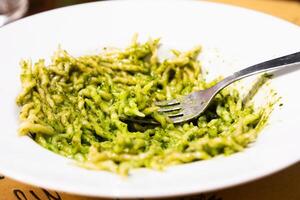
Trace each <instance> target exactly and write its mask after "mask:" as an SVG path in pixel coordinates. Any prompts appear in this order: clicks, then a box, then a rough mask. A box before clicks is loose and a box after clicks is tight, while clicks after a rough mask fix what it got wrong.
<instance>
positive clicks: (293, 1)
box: [0, 0, 300, 27]
mask: <svg viewBox="0 0 300 200" xmlns="http://www.w3.org/2000/svg"><path fill="white" fill-rule="evenodd" d="M93 1H97V0H0V27H1V26H2V25H4V24H7V23H9V22H12V21H14V20H16V19H19V18H21V17H24V16H29V15H32V14H36V13H39V12H43V11H46V10H51V9H54V8H59V7H64V6H69V5H74V4H79V3H87V2H93ZM98 1H100V0H98ZM199 1H200V0H199ZM208 1H214V2H221V3H227V4H233V5H238V6H242V7H247V8H251V9H255V10H258V11H262V12H265V13H268V14H271V15H275V16H277V17H281V18H283V19H286V20H288V21H291V22H293V23H296V24H299V25H300V0H208Z"/></svg>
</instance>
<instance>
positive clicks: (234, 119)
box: [17, 37, 270, 175]
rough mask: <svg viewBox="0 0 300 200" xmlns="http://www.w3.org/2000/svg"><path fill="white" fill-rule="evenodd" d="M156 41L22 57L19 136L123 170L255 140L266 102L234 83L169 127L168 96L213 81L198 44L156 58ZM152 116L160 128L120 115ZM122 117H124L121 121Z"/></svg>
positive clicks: (92, 165)
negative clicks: (161, 109)
mask: <svg viewBox="0 0 300 200" xmlns="http://www.w3.org/2000/svg"><path fill="white" fill-rule="evenodd" d="M158 48H159V39H149V40H148V41H147V42H145V43H139V42H138V41H137V39H136V37H134V39H133V41H132V43H131V45H130V46H129V47H127V48H125V49H117V48H104V49H103V51H102V52H101V53H99V54H95V55H84V56H80V57H73V56H71V55H70V54H68V53H67V52H66V51H65V50H62V49H58V51H57V52H55V54H54V56H53V57H52V60H51V63H50V64H46V62H45V61H44V60H43V59H41V60H39V61H37V62H35V63H34V64H32V63H31V62H30V61H25V60H23V61H22V62H21V68H22V72H21V82H22V91H21V92H20V94H19V96H18V97H17V104H18V105H19V106H20V107H21V111H20V121H21V122H20V128H19V133H20V135H29V136H30V137H32V139H33V140H35V141H36V142H37V143H38V144H40V145H41V146H43V147H45V148H46V149H49V150H51V151H53V152H55V153H58V154H60V155H63V156H66V157H68V158H72V159H75V160H76V161H77V162H78V164H79V165H80V166H83V167H86V168H89V169H99V170H108V171H112V172H116V173H119V174H122V175H127V174H128V173H129V172H130V170H132V169H134V168H141V167H146V168H152V169H158V170H160V169H164V168H165V167H166V166H170V165H175V164H180V163H189V162H193V161H197V160H206V159H210V158H212V157H215V156H217V155H229V154H232V153H235V152H239V151H242V150H243V149H244V148H245V147H247V146H248V145H249V144H250V143H251V142H253V141H254V140H255V139H256V138H257V135H258V133H259V132H260V130H261V129H262V128H263V127H264V126H265V124H266V121H267V119H268V117H269V114H270V107H269V106H261V107H258V108H254V105H253V102H251V101H249V102H247V106H246V104H244V102H243V98H242V97H241V95H240V94H239V91H238V90H237V89H236V88H235V87H233V86H230V87H227V88H225V89H223V90H222V91H221V92H220V93H219V94H217V95H216V97H215V98H214V100H213V102H212V104H211V105H210V106H209V108H208V109H207V110H206V111H205V112H204V113H203V114H201V115H200V116H199V117H198V118H197V119H195V120H194V121H191V122H187V123H184V124H179V125H177V124H176V125H174V124H172V123H170V122H169V121H168V119H167V118H166V117H164V116H163V115H161V114H160V113H158V112H157V109H158V108H157V107H156V106H155V105H154V102H155V101H160V100H169V99H174V98H177V97H180V96H182V95H187V94H189V93H191V92H192V91H196V90H201V89H205V88H208V87H211V86H212V85H214V84H215V83H216V82H217V81H219V80H220V78H217V79H215V80H213V81H210V82H207V81H206V79H205V73H203V72H202V67H201V63H200V61H198V60H197V56H198V54H199V53H200V52H201V48H200V47H195V48H193V49H191V50H189V51H186V52H181V51H178V50H172V51H171V52H172V53H173V57H171V58H167V59H164V60H161V59H159V58H158ZM132 117H142V118H144V117H151V118H154V119H155V120H156V121H158V122H159V123H160V125H159V126H154V125H145V124H138V123H133V122H128V121H126V118H132ZM124 119H125V120H124Z"/></svg>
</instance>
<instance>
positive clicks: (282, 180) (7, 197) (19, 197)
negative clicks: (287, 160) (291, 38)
mask: <svg viewBox="0 0 300 200" xmlns="http://www.w3.org/2000/svg"><path fill="white" fill-rule="evenodd" d="M86 1H87V0H86ZM213 1H214V2H223V3H228V4H234V5H238V6H242V7H247V8H252V9H255V10H259V11H262V12H265V13H269V14H271V15H275V16H278V17H280V18H283V19H286V20H288V21H291V22H292V23H295V24H298V25H300V1H291V0H281V1H279V0H277V1H276V0H213ZM32 2H35V3H36V4H35V6H37V7H35V10H36V11H39V10H45V8H51V6H52V7H53V6H55V5H54V4H53V2H54V1H53V0H52V3H51V1H48V2H50V3H48V4H47V3H46V4H43V3H41V0H39V1H37V0H32ZM38 2H40V4H39V3H38ZM77 2H78V1H77ZM39 5H44V6H45V5H46V6H48V7H43V8H39V7H38V6H39ZM32 11H33V10H31V12H32ZM299 39H300V37H299ZM14 199H15V200H95V199H97V198H89V197H80V196H75V195H71V194H65V193H58V192H56V191H50V190H46V189H43V188H39V187H34V186H29V185H26V184H23V183H20V182H16V181H14V180H11V179H9V178H6V177H4V176H0V200H14ZM180 199H181V200H300V163H298V164H295V165H293V166H291V167H289V168H287V169H285V170H283V171H281V172H279V173H276V174H274V175H271V176H268V177H266V178H263V179H260V180H257V181H254V182H251V183H248V184H244V185H240V186H237V187H232V188H229V189H225V190H219V191H215V192H211V193H207V194H199V195H196V196H192V197H184V198H180ZM173 200H175V199H174V198H173Z"/></svg>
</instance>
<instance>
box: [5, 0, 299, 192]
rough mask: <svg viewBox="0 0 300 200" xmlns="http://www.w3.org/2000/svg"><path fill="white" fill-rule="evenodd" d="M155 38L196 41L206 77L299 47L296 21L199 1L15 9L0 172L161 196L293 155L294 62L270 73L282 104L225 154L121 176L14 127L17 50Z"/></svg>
mask: <svg viewBox="0 0 300 200" xmlns="http://www.w3.org/2000/svg"><path fill="white" fill-rule="evenodd" d="M136 32H137V33H139V35H140V36H141V39H142V40H145V39H147V38H148V37H149V36H152V37H161V38H162V43H163V44H164V46H163V49H168V48H177V49H188V48H191V47H193V46H194V45H196V44H202V45H203V55H202V59H203V63H204V67H206V68H207V69H209V71H211V76H215V75H216V72H218V73H220V72H221V73H223V72H224V73H228V72H231V71H233V70H236V69H238V68H242V67H246V66H248V65H250V64H254V63H257V62H260V61H263V60H267V59H270V58H273V57H275V56H279V55H284V54H288V53H293V52H296V51H299V50H300V39H299V38H300V28H299V27H297V26H295V25H292V24H290V23H288V22H285V21H282V20H279V19H276V18H274V17H271V16H268V15H265V14H261V13H257V12H254V11H250V10H246V9H242V8H237V7H231V6H226V5H222V4H215V3H208V2H202V1H197V2H196V1H195V2H194V1H184V2H183V1H160V2H158V1H152V2H144V1H143V2H141V1H138V2H137V1H112V2H98V3H90V4H84V5H79V6H72V7H67V8H63V9H57V10H53V11H50V12H45V13H42V14H38V15H35V16H32V17H28V18H25V19H23V20H20V21H18V22H15V23H12V24H10V25H8V26H5V27H3V28H1V29H0V70H1V73H0V121H1V137H0V172H1V173H4V174H5V175H7V176H9V177H12V178H14V179H17V180H19V181H22V182H26V183H30V184H34V185H39V186H42V187H45V188H50V189H55V190H58V191H65V192H70V193H76V194H82V195H91V196H102V197H128V198H130V197H165V196H175V195H183V194H191V193H198V192H205V191H209V190H215V189H220V188H224V187H228V186H232V185H236V184H240V183H243V182H247V181H250V180H253V179H256V178H259V177H262V176H265V175H268V174H270V173H273V172H275V171H278V170H280V169H282V168H284V167H287V166H288V165H291V164H292V163H295V162H297V161H299V159H300V148H299V146H300V132H299V122H300V117H299V113H300V104H299V102H300V95H299V92H298V91H299V85H300V70H299V71H294V72H292V73H286V74H284V75H282V76H279V77H277V78H275V79H274V80H273V81H272V85H273V87H274V88H276V90H277V91H278V93H279V94H280V95H281V96H282V102H283V104H284V106H283V107H282V108H281V109H276V110H275V111H274V113H273V115H272V117H271V119H270V124H269V126H268V127H266V128H265V129H264V130H263V131H262V133H261V135H260V136H259V138H258V140H257V142H255V143H254V144H253V145H251V147H249V148H248V149H247V150H245V151H244V152H241V153H238V154H235V155H232V156H230V157H226V158H224V157H218V158H215V159H212V160H209V161H199V162H194V163H191V164H185V165H179V166H174V167H170V168H169V169H168V170H166V171H165V172H157V171H152V170H146V169H140V170H134V171H133V173H132V174H131V175H130V176H129V178H127V179H122V178H121V177H119V176H118V175H115V174H112V173H109V172H104V171H89V170H86V169H82V168H79V167H77V166H75V165H73V164H72V161H70V160H68V159H66V158H63V157H61V156H58V155H56V154H54V153H52V152H50V151H47V150H45V149H43V148H42V147H40V146H39V145H37V144H36V143H35V142H33V141H32V140H31V139H29V138H28V137H19V136H17V128H18V120H17V119H18V110H17V107H16V105H15V97H16V96H17V94H18V92H19V91H20V83H19V72H20V69H19V67H18V62H19V60H20V59H21V58H32V59H33V60H36V59H37V58H41V57H43V58H49V57H50V56H51V55H52V53H53V52H54V51H55V50H56V48H57V46H58V45H59V44H61V46H62V47H63V48H64V49H67V50H69V52H70V53H71V54H74V55H80V54H83V53H87V52H92V51H95V50H97V49H100V48H101V47H103V46H118V47H120V46H121V47H122V46H126V45H127V44H128V43H129V41H130V39H131V36H132V35H133V34H134V33H136Z"/></svg>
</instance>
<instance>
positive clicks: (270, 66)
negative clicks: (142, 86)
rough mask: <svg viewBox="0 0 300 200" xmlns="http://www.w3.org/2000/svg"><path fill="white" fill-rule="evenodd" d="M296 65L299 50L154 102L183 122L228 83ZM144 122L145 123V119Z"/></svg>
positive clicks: (172, 116) (177, 121) (190, 117)
mask: <svg viewBox="0 0 300 200" xmlns="http://www.w3.org/2000/svg"><path fill="white" fill-rule="evenodd" d="M296 65H298V66H300V52H297V53H294V54H290V55H286V56H283V57H279V58H275V59H272V60H269V61H265V62H262V63H259V64H256V65H253V66H251V67H248V68H245V69H242V70H240V71H238V72H235V73H233V74H232V75H230V76H228V77H226V78H225V79H223V80H222V81H220V82H218V83H217V84H216V85H214V86H212V87H210V88H208V89H205V90H200V91H196V92H193V93H191V94H189V95H187V96H183V97H181V98H178V99H172V100H169V101H159V102H155V105H157V106H159V109H158V112H160V113H162V114H164V115H165V116H167V117H168V118H169V119H170V120H171V121H172V122H173V123H183V122H186V121H190V120H192V119H194V118H196V117H198V116H199V115H200V114H201V113H202V112H203V111H205V109H206V108H207V107H208V105H209V104H210V102H211V101H212V99H213V98H214V96H215V95H216V94H217V93H218V92H219V91H220V90H222V89H223V88H224V87H226V86H228V85H229V84H231V83H233V82H235V81H237V80H240V79H243V78H246V77H248V76H252V75H255V74H258V73H262V72H267V71H272V70H277V69H282V68H284V67H288V66H290V67H291V66H296ZM144 122H145V123H147V121H146V120H145V121H144ZM150 123H151V122H150Z"/></svg>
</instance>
